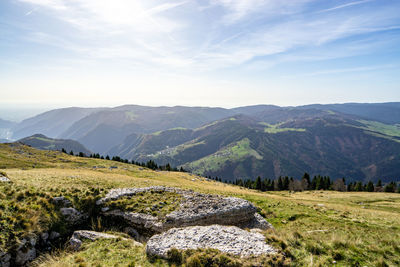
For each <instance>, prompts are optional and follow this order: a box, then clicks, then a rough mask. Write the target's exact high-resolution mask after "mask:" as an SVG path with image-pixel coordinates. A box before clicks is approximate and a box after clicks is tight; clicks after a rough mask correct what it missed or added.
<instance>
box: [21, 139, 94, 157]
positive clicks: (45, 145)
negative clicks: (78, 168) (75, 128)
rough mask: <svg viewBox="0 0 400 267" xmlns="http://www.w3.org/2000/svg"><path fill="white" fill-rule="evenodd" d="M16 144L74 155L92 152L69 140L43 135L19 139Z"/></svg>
mask: <svg viewBox="0 0 400 267" xmlns="http://www.w3.org/2000/svg"><path fill="white" fill-rule="evenodd" d="M18 142H20V143H22V144H25V145H28V146H31V147H34V148H37V149H41V150H58V151H60V150H62V149H63V148H64V149H65V150H66V151H67V152H68V153H69V152H70V151H73V152H74V153H75V154H78V153H79V152H82V153H84V154H85V155H90V154H91V153H92V152H91V151H90V150H88V149H87V148H85V147H84V146H83V145H81V144H80V143H79V142H77V141H74V140H70V139H53V138H49V137H47V136H45V135H43V134H35V135H32V136H29V137H25V138H22V139H20V140H19V141H18Z"/></svg>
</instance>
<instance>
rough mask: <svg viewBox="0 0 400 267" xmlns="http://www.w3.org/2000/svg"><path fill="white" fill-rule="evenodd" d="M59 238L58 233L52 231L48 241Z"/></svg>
mask: <svg viewBox="0 0 400 267" xmlns="http://www.w3.org/2000/svg"><path fill="white" fill-rule="evenodd" d="M60 236H61V235H60V233H58V232H54V231H52V232H51V233H50V236H49V239H50V240H55V239H57V238H59V237H60Z"/></svg>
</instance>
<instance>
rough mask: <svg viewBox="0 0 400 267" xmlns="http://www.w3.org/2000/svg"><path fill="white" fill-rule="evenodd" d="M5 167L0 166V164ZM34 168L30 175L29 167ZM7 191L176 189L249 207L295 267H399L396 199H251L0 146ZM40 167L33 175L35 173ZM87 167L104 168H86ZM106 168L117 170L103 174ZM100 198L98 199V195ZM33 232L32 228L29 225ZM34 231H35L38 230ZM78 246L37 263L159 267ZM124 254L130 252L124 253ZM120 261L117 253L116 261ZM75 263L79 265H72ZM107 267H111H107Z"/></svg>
mask: <svg viewBox="0 0 400 267" xmlns="http://www.w3.org/2000/svg"><path fill="white" fill-rule="evenodd" d="M4 159H5V161H4V162H3V160H4ZM33 165H34V166H35V168H32V167H29V166H33ZM1 166H6V168H4V169H0V171H4V172H5V173H6V174H7V175H8V177H9V178H10V179H11V180H12V181H13V183H14V186H16V187H21V188H31V189H32V190H34V191H37V192H46V193H51V194H53V193H54V194H64V195H67V196H71V197H73V194H75V193H76V194H78V195H80V196H87V195H88V194H91V192H94V191H96V190H99V191H100V190H101V189H105V191H106V190H108V189H110V188H116V187H144V186H151V185H164V186H176V187H180V188H184V189H193V190H195V191H199V192H203V193H215V194H221V195H229V196H237V197H242V198H245V199H247V200H250V201H252V202H253V203H254V204H255V205H257V206H258V207H259V208H260V212H261V214H263V215H264V216H265V217H266V218H267V219H268V221H270V222H271V223H272V224H273V225H274V227H275V228H276V230H275V231H274V232H271V231H269V232H266V233H265V235H266V237H267V240H268V242H271V243H272V244H274V246H275V247H277V248H279V249H280V250H281V251H283V252H284V253H285V254H286V256H287V258H288V259H290V260H291V262H292V265H294V266H327V265H334V264H337V265H338V266H357V265H359V266H378V265H379V266H384V265H385V264H387V265H389V266H399V265H400V219H399V218H400V195H399V194H390V193H367V192H359V193H358V192H349V193H341V192H331V191H310V192H300V193H289V192H266V193H262V192H257V191H253V190H248V189H244V188H240V187H237V186H231V185H227V184H222V183H218V182H215V181H209V180H207V179H205V178H202V177H198V176H196V175H191V174H187V173H179V172H157V171H151V170H148V169H143V168H140V167H137V166H135V165H130V164H123V163H118V162H113V161H106V160H99V159H86V158H78V157H71V156H68V155H65V154H62V153H58V152H46V151H37V150H33V149H31V148H25V147H22V148H21V147H19V148H17V150H15V149H12V148H9V147H8V146H5V145H0V167H1ZM38 166H40V168H37V167H38ZM93 166H103V167H105V168H96V169H93ZM110 166H117V167H118V168H117V169H113V170H110V169H109V167H110ZM105 191H100V193H99V194H104V193H105ZM32 227H35V226H34V225H33V226H32ZM37 227H39V225H37ZM102 245H104V244H103V243H101V242H100V243H97V242H95V243H93V244H92V245H90V244H88V245H87V246H85V248H86V249H85V250H83V251H81V252H79V253H74V254H69V253H66V252H61V254H60V255H55V256H54V257H50V258H46V259H45V260H44V261H43V260H42V263H41V266H78V265H79V264H81V265H82V266H85V264H86V265H87V266H96V265H97V264H99V266H106V265H105V263H104V264H103V262H102V261H103V260H105V259H106V258H107V257H110V258H113V259H114V260H113V262H112V264H111V262H109V263H110V264H111V266H113V265H115V264H118V265H119V266H126V265H128V264H132V262H133V261H136V263H137V265H136V266H152V265H154V264H159V265H164V264H166V262H163V261H158V262H156V263H154V262H153V263H152V262H150V261H149V260H148V259H147V258H146V257H145V252H144V248H135V249H133V250H130V252H129V253H132V254H129V256H126V257H128V259H130V260H129V261H125V260H124V259H122V258H120V257H119V256H118V255H119V254H118V253H119V252H118V250H117V249H114V247H115V248H117V247H118V248H119V249H121V248H120V247H119V244H118V243H113V244H108V245H107V246H108V247H109V248H110V249H111V252H107V253H106V252H105V251H103V250H102V249H101V246H102ZM128 247H129V246H128ZM121 255H122V254H121ZM76 257H78V258H79V257H81V258H83V259H84V262H80V263H78V262H76ZM105 262H106V261H105ZM108 266H110V265H108Z"/></svg>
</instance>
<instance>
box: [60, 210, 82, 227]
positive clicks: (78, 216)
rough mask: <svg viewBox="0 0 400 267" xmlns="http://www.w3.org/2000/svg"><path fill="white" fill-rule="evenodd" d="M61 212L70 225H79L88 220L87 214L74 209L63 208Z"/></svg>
mask: <svg viewBox="0 0 400 267" xmlns="http://www.w3.org/2000/svg"><path fill="white" fill-rule="evenodd" d="M60 212H61V214H62V215H63V216H64V218H65V220H66V221H67V222H68V223H70V224H78V223H80V222H82V221H83V220H85V219H87V215H86V214H83V213H81V212H79V211H77V210H76V209H74V208H61V209H60Z"/></svg>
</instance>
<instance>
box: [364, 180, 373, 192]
mask: <svg viewBox="0 0 400 267" xmlns="http://www.w3.org/2000/svg"><path fill="white" fill-rule="evenodd" d="M366 189H367V192H374V190H375V187H374V184H373V183H372V182H371V181H369V182H368V184H367V188H366Z"/></svg>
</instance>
